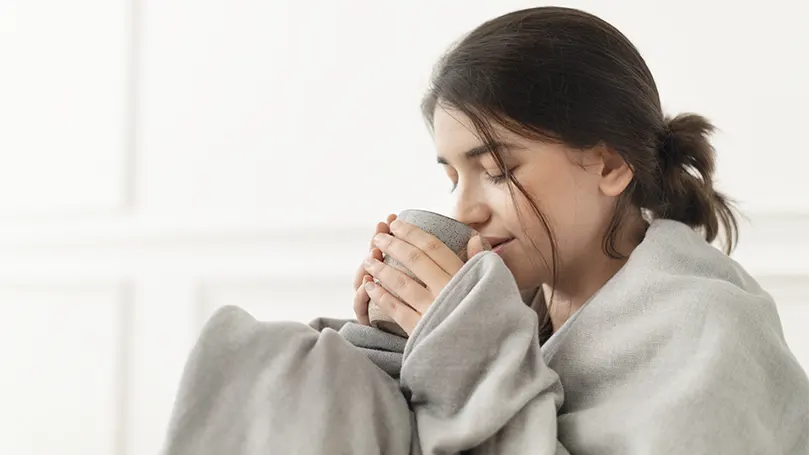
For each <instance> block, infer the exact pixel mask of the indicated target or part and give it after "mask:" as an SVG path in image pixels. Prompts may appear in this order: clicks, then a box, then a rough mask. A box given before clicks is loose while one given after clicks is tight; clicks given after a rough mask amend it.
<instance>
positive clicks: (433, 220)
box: [368, 209, 476, 337]
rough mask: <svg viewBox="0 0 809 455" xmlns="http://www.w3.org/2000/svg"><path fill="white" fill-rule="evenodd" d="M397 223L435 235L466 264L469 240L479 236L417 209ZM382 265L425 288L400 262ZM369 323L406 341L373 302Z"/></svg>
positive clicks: (472, 231)
mask: <svg viewBox="0 0 809 455" xmlns="http://www.w3.org/2000/svg"><path fill="white" fill-rule="evenodd" d="M396 219H398V220H400V221H404V222H405V223H409V224H412V225H414V226H417V227H419V228H421V229H422V230H423V231H425V232H427V233H429V234H432V235H434V236H435V237H436V238H438V240H440V241H442V242H443V243H444V244H445V245H447V246H448V247H449V249H450V250H452V251H453V252H454V253H455V254H457V255H458V257H459V258H461V260H462V261H464V262H466V260H467V257H466V248H467V245H468V243H469V240H470V239H471V238H472V237H474V236H475V235H476V232H475V231H474V230H473V229H472V228H470V227H469V226H467V225H465V224H463V223H461V222H460V221H457V220H454V219H452V218H449V217H446V216H444V215H439V214H437V213H433V212H428V211H426V210H417V209H410V210H405V211H403V212H402V213H400V214H399V215H397V217H396ZM383 261H384V262H385V263H386V264H388V265H390V266H392V267H396V268H397V269H399V270H401V271H403V272H405V273H406V274H407V275H408V276H409V277H411V278H413V279H414V280H416V282H418V283H420V284H424V283H422V282H421V281H419V280H418V278H416V277H415V276H413V274H412V273H411V272H410V271H409V270H407V269H406V268H405V267H404V266H403V265H402V264H401V263H399V261H397V260H395V259H393V258H392V257H390V256H385V258H384V260H383ZM394 295H395V294H394ZM368 319H369V320H370V321H371V325H372V326H373V327H376V328H378V329H380V330H383V331H385V332H389V333H393V334H395V335H399V336H402V337H407V332H405V331H404V329H402V328H401V327H400V326H399V325H398V324H396V322H395V321H394V320H393V319H391V318H390V317H388V316H387V315H386V314H385V313H384V312H383V311H382V310H381V309H380V308H379V307H378V306H377V305H376V304H374V302H370V303H369V304H368Z"/></svg>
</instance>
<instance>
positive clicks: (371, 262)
mask: <svg viewBox="0 0 809 455" xmlns="http://www.w3.org/2000/svg"><path fill="white" fill-rule="evenodd" d="M375 260H376V259H374V258H365V260H364V261H362V265H364V266H365V268H366V269H370V268H371V267H373V265H374V261H375Z"/></svg>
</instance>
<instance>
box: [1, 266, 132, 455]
mask: <svg viewBox="0 0 809 455" xmlns="http://www.w3.org/2000/svg"><path fill="white" fill-rule="evenodd" d="M17 299H19V300H17ZM26 299H28V300H26ZM82 299H90V300H91V301H93V302H95V303H94V304H93V305H96V304H98V305H99V306H98V307H95V308H94V307H93V306H88V307H86V308H85V309H84V311H91V312H92V313H87V314H81V315H76V316H75V317H79V318H81V319H83V320H84V319H87V318H92V317H93V313H94V312H95V310H96V309H97V310H103V309H104V308H105V307H106V305H107V304H109V305H112V306H114V309H111V308H108V311H110V313H109V314H107V315H106V316H112V317H114V318H115V319H114V320H102V319H99V320H98V321H97V322H98V324H101V325H98V324H95V323H85V324H84V325H85V327H84V328H82V327H75V329H76V330H82V329H83V330H85V331H87V330H88V327H92V329H91V330H92V331H93V332H96V331H97V333H92V334H87V333H85V334H84V335H81V336H85V337H88V338H87V340H93V341H95V342H98V343H104V344H105V345H106V344H108V343H114V348H113V351H114V352H110V353H109V356H110V358H104V359H99V360H101V363H98V364H97V365H96V366H97V367H98V369H99V370H103V369H104V368H105V367H106V366H107V365H108V362H115V363H116V364H117V365H116V366H115V368H114V370H113V371H112V372H111V374H112V375H113V377H111V378H109V380H110V381H112V388H113V392H112V393H114V397H109V398H111V401H110V402H109V403H105V405H107V406H110V407H109V408H108V409H102V408H99V409H96V410H95V411H97V412H108V413H110V414H109V417H112V418H113V419H114V423H113V425H111V427H110V428H111V429H112V431H113V434H111V435H107V434H101V433H99V431H103V430H102V429H96V428H82V429H81V432H80V433H76V434H71V435H70V438H71V440H72V441H73V442H75V443H76V444H78V445H79V446H80V447H75V448H74V447H58V448H57V447H54V449H55V450H57V449H58V450H59V451H70V450H78V449H80V448H87V447H96V444H97V442H96V441H97V440H98V439H99V438H100V437H105V438H106V437H108V438H109V443H110V444H111V447H106V448H104V449H103V451H102V448H98V449H99V452H91V453H99V454H101V453H105V454H106V453H115V454H119V455H126V453H127V447H128V445H129V444H128V440H127V432H128V419H127V415H128V407H129V401H128V400H129V375H130V374H129V373H130V372H129V360H130V350H131V344H132V341H133V340H132V337H131V320H132V314H133V311H134V309H133V286H132V283H130V282H127V281H104V280H100V281H89V280H84V281H75V280H60V279H53V280H47V281H42V280H10V279H2V280H0V306H5V307H6V308H5V311H4V313H5V314H6V317H13V314H14V312H15V311H17V312H20V313H19V314H20V315H22V314H23V313H25V312H28V311H36V310H32V309H31V308H32V307H31V306H30V305H65V306H67V308H71V307H72V306H75V307H77V308H80V307H81V306H82ZM102 302H103V303H102ZM15 305H20V306H16V309H15ZM62 310H63V311H64V310H65V308H64V307H62ZM70 311H71V313H72V311H73V310H70ZM71 317H72V316H71ZM60 322H61V321H60ZM25 323H27V324H30V323H32V321H30V320H29V321H27V322H25ZM43 323H45V322H44V321H43ZM64 323H65V324H70V323H71V321H70V319H69V318H67V319H66V320H65V321H64ZM110 323H112V324H113V325H112V326H109V327H108V326H107V324H110ZM73 329H74V328H73V327H70V326H66V327H62V328H60V329H59V330H63V331H64V333H63V336H71V335H70V331H71V330H73ZM13 333H14V332H13V330H12V332H11V334H13ZM105 334H109V335H112V337H113V338H111V339H106V338H104V339H100V338H99V339H95V338H93V337H96V338H97V337H102V336H105ZM6 335H10V334H9V333H6ZM15 340H16V338H15ZM43 342H44V343H53V342H55V341H52V340H50V339H48V340H47V341H45V340H43ZM102 346H103V345H102ZM44 347H45V346H44V345H43V346H40V347H39V348H38V349H44ZM60 348H62V347H61V346H57V347H56V349H60ZM102 350H103V348H102ZM28 354H31V353H30V352H29V353H28ZM83 354H84V352H83V351H82V350H77V351H75V352H72V355H75V356H77V359H78V356H81V355H83ZM8 361H9V359H6V362H8ZM37 361H38V362H46V361H47V360H46V359H37ZM67 361H69V359H64V358H61V359H58V361H57V363H55V364H52V365H48V364H43V365H40V367H39V368H49V367H51V368H53V369H54V370H53V372H58V371H59V369H60V368H68V366H66V365H64V364H62V365H60V363H64V362H67ZM12 364H13V361H12ZM96 366H90V365H85V367H87V368H94V369H95V368H96ZM26 371H27V370H24V369H23V370H22V371H17V372H16V373H17V374H18V375H19V374H25V372H26ZM74 373H75V372H74ZM79 374H81V375H82V377H85V378H92V377H97V375H98V374H99V372H98V371H95V370H94V371H84V372H80V373H79ZM23 379H27V378H25V377H23ZM30 379H31V381H32V382H36V381H42V380H43V379H42V378H41V377H40V378H33V377H32V378H30ZM44 380H48V379H44ZM50 381H52V382H48V384H49V385H52V386H56V384H57V383H58V382H59V381H60V378H59V376H54V377H52V378H50ZM53 381H55V382H53ZM95 381H97V379H96V380H93V381H90V382H95ZM61 386H62V384H59V385H58V386H56V387H61ZM42 392H43V393H45V395H43V397H45V396H47V395H46V394H47V393H55V390H51V391H50V392H46V391H42ZM70 393H85V391H82V390H74V391H71V390H59V394H70ZM40 404H41V403H40ZM88 405H90V406H92V403H84V404H82V406H83V407H85V408H86V406H88ZM49 406H53V412H55V413H56V412H62V413H68V412H69V413H71V414H77V415H81V414H83V413H85V412H86V409H71V410H68V409H60V406H59V404H58V403H50V404H49ZM14 409H16V408H15V407H14V406H13V405H12V407H11V408H7V410H8V411H13V410H14ZM20 436H21V435H17V436H15V437H20ZM63 436H64V435H63ZM41 443H42V442H41V441H40V442H38V443H37V444H41ZM46 444H47V442H46ZM2 445H3V444H2V443H0V446H2ZM70 453H73V452H70ZM82 453H86V452H82Z"/></svg>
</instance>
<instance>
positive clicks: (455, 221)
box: [397, 209, 474, 231]
mask: <svg viewBox="0 0 809 455" xmlns="http://www.w3.org/2000/svg"><path fill="white" fill-rule="evenodd" d="M406 212H423V213H427V214H430V215H435V216H437V217H439V218H443V219H445V220H449V221H452V222H454V223H458V224H460V225H462V226H464V227H466V228H468V229H471V230H473V231H474V229H472V228H471V227H469V225H468V224H466V223H463V222H461V221H458V220H456V219H455V218H452V217H449V216H447V215H442V214H440V213H436V212H433V211H431V210H424V209H405V210H402V211H401V212H399V215H397V217H399V216H402V214H403V213H406Z"/></svg>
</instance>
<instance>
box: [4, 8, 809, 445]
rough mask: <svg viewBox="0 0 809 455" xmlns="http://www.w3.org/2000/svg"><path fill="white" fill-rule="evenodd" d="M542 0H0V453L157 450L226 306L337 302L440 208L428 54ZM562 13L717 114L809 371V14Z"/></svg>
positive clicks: (691, 104) (738, 186) (762, 267)
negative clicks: (424, 116) (198, 345)
mask: <svg viewBox="0 0 809 455" xmlns="http://www.w3.org/2000/svg"><path fill="white" fill-rule="evenodd" d="M541 3H543V2H536V1H534V2H527V1H514V0H512V1H506V0H500V1H497V2H493V1H469V0H465V1H461V0H438V1H436V0H432V1H423V0H418V1H416V0H411V1H410V2H379V1H371V0H345V1H341V2H336V1H317V2H293V1H290V0H286V1H282V0H273V1H269V0H263V1H258V0H254V1H248V0H241V1H236V0H228V1H225V0H194V1H192V0H140V1H138V0H73V1H71V2H63V1H56V0H26V1H24V2H23V1H14V0H0V60H1V61H2V62H3V63H2V65H3V69H2V71H0V158H2V159H1V160H0V306H2V313H0V314H2V317H0V358H2V359H4V361H3V369H2V373H3V374H2V375H0V403H2V404H3V405H2V406H0V453H15V454H41V453H63V454H83V455H96V454H129V455H134V454H147V453H156V452H157V451H158V448H159V446H160V443H161V440H162V437H163V432H164V430H165V424H166V420H167V418H168V412H169V410H170V408H171V400H172V399H173V394H174V390H175V387H176V383H177V380H178V377H179V374H180V372H181V369H182V366H183V362H184V360H185V357H186V354H187V351H188V349H189V348H190V346H191V345H192V343H193V340H194V337H195V335H196V333H197V330H198V329H199V327H200V324H201V323H202V322H203V321H204V319H205V318H206V317H207V316H208V315H209V314H210V313H211V311H213V310H214V309H215V308H216V307H218V306H220V305H223V304H239V305H241V306H244V307H246V308H248V309H249V310H250V311H252V312H254V313H255V314H256V316H258V317H260V318H265V319H297V320H308V319H310V318H312V317H314V316H316V315H332V316H350V314H351V309H350V296H351V290H350V289H349V284H348V283H349V281H350V277H351V275H352V273H353V270H354V268H355V266H356V265H357V263H358V261H359V259H360V258H361V257H362V255H363V254H364V251H365V245H366V244H367V237H368V233H369V231H370V230H371V229H372V226H373V224H374V223H375V222H376V221H377V220H379V219H381V218H382V217H383V216H384V215H385V214H387V213H389V212H395V211H398V210H400V209H402V208H405V207H410V206H421V207H425V208H432V209H436V210H444V209H446V208H447V207H448V203H449V200H448V198H445V197H444V196H445V195H446V194H447V190H448V185H447V183H446V182H445V181H444V178H443V177H442V176H441V172H440V170H439V169H438V168H437V166H434V165H433V161H434V159H433V151H432V146H431V143H430V139H429V137H428V135H427V133H426V131H425V129H424V126H423V123H422V120H421V118H420V117H419V111H418V104H419V101H420V96H421V94H422V91H423V90H424V88H425V87H426V82H427V77H428V76H429V72H430V69H431V65H432V63H433V62H434V61H435V59H436V58H437V57H438V56H439V55H440V53H441V52H442V51H443V50H444V49H445V47H446V46H447V45H448V44H449V43H450V42H451V41H452V40H454V39H456V38H457V37H458V36H459V35H460V34H461V33H463V32H464V31H466V30H468V29H469V28H471V27H473V26H475V25H477V24H478V23H479V22H481V21H482V20H485V19H487V18H490V17H492V16H494V15H496V14H499V13H502V12H506V11H508V10H512V9H515V8H519V7H524V6H533V5H537V4H541ZM566 4H568V5H571V6H579V7H583V8H585V9H588V10H590V11H592V12H595V13H597V14H600V15H602V16H603V17H604V18H606V19H608V20H610V21H612V22H613V23H614V24H615V25H616V26H618V27H619V28H620V29H622V30H623V31H624V32H625V33H626V34H627V35H628V36H629V37H630V39H632V40H633V41H634V42H635V43H636V44H637V46H638V47H639V48H640V49H641V51H642V52H643V53H644V55H645V57H646V58H647V61H648V63H649V65H650V66H651V68H652V70H653V72H654V73H655V75H656V77H657V81H658V84H659V86H660V90H661V93H662V95H663V98H664V104H665V106H666V107H667V108H668V109H670V110H671V111H672V112H675V111H680V110H694V111H697V112H700V113H703V114H705V115H708V116H709V117H711V118H712V119H713V120H714V121H715V122H716V123H717V124H718V125H719V126H720V127H721V129H722V131H721V133H720V134H719V136H718V137H717V146H718V148H719V154H720V173H719V177H720V184H721V186H722V187H723V188H724V189H726V190H727V191H728V192H729V193H731V194H732V195H734V196H736V197H737V198H738V199H740V200H741V201H742V202H743V205H742V206H743V208H744V209H746V210H747V211H748V213H749V214H750V217H751V221H752V223H751V224H748V225H745V228H744V231H743V237H742V243H741V247H740V249H739V250H738V253H737V255H736V257H737V258H738V259H739V260H740V261H741V262H742V263H743V264H744V265H746V266H748V267H749V269H750V270H751V271H752V272H753V273H754V274H755V275H756V276H758V277H759V278H760V279H761V281H762V283H764V285H765V286H767V287H768V288H769V289H771V290H772V293H773V294H774V295H775V296H776V298H777V299H778V300H779V304H780V310H781V314H782V319H783V322H784V328H785V331H786V334H787V337H788V341H789V342H790V344H791V345H792V347H793V349H794V351H795V353H796V355H797V356H798V357H799V358H800V359H801V361H802V362H804V365H807V366H809V338H808V337H807V335H806V331H805V328H806V327H807V324H809V285H807V284H806V283H807V279H809V260H807V259H806V258H807V257H809V241H807V233H809V185H808V184H807V180H806V178H805V177H804V173H805V169H806V168H807V167H809V158H807V156H809V155H807V150H806V147H805V146H803V144H804V143H805V141H804V140H803V135H802V133H803V131H802V129H803V126H804V125H803V124H802V123H800V122H801V120H803V119H805V118H806V116H805V114H804V109H805V106H806V105H807V104H808V103H809V90H807V88H806V84H805V82H806V81H807V80H809V65H807V63H806V59H802V58H799V57H798V56H800V55H803V52H804V49H805V48H806V47H807V45H809V32H807V29H806V27H804V26H803V22H802V21H801V18H802V17H806V13H807V7H806V6H804V5H803V3H802V2H798V1H791V2H790V1H788V0H774V1H771V2H768V3H767V4H766V9H765V8H763V7H762V6H761V5H756V6H755V7H754V6H749V7H748V6H743V5H741V4H734V5H733V8H732V9H728V6H727V5H728V4H727V2H724V1H720V0H713V1H711V2H708V3H702V2H697V1H696V0H687V1H679V2H670V1H648V0H646V1H643V0H636V1H630V0H627V1H622V2H600V1H595V0H593V1H579V2H566ZM413 176H418V177H417V178H414V177H413ZM314 258H318V259H319V260H320V262H318V263H317V264H316V263H315V262H314V261H313V259H314ZM312 283H318V286H312Z"/></svg>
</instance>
